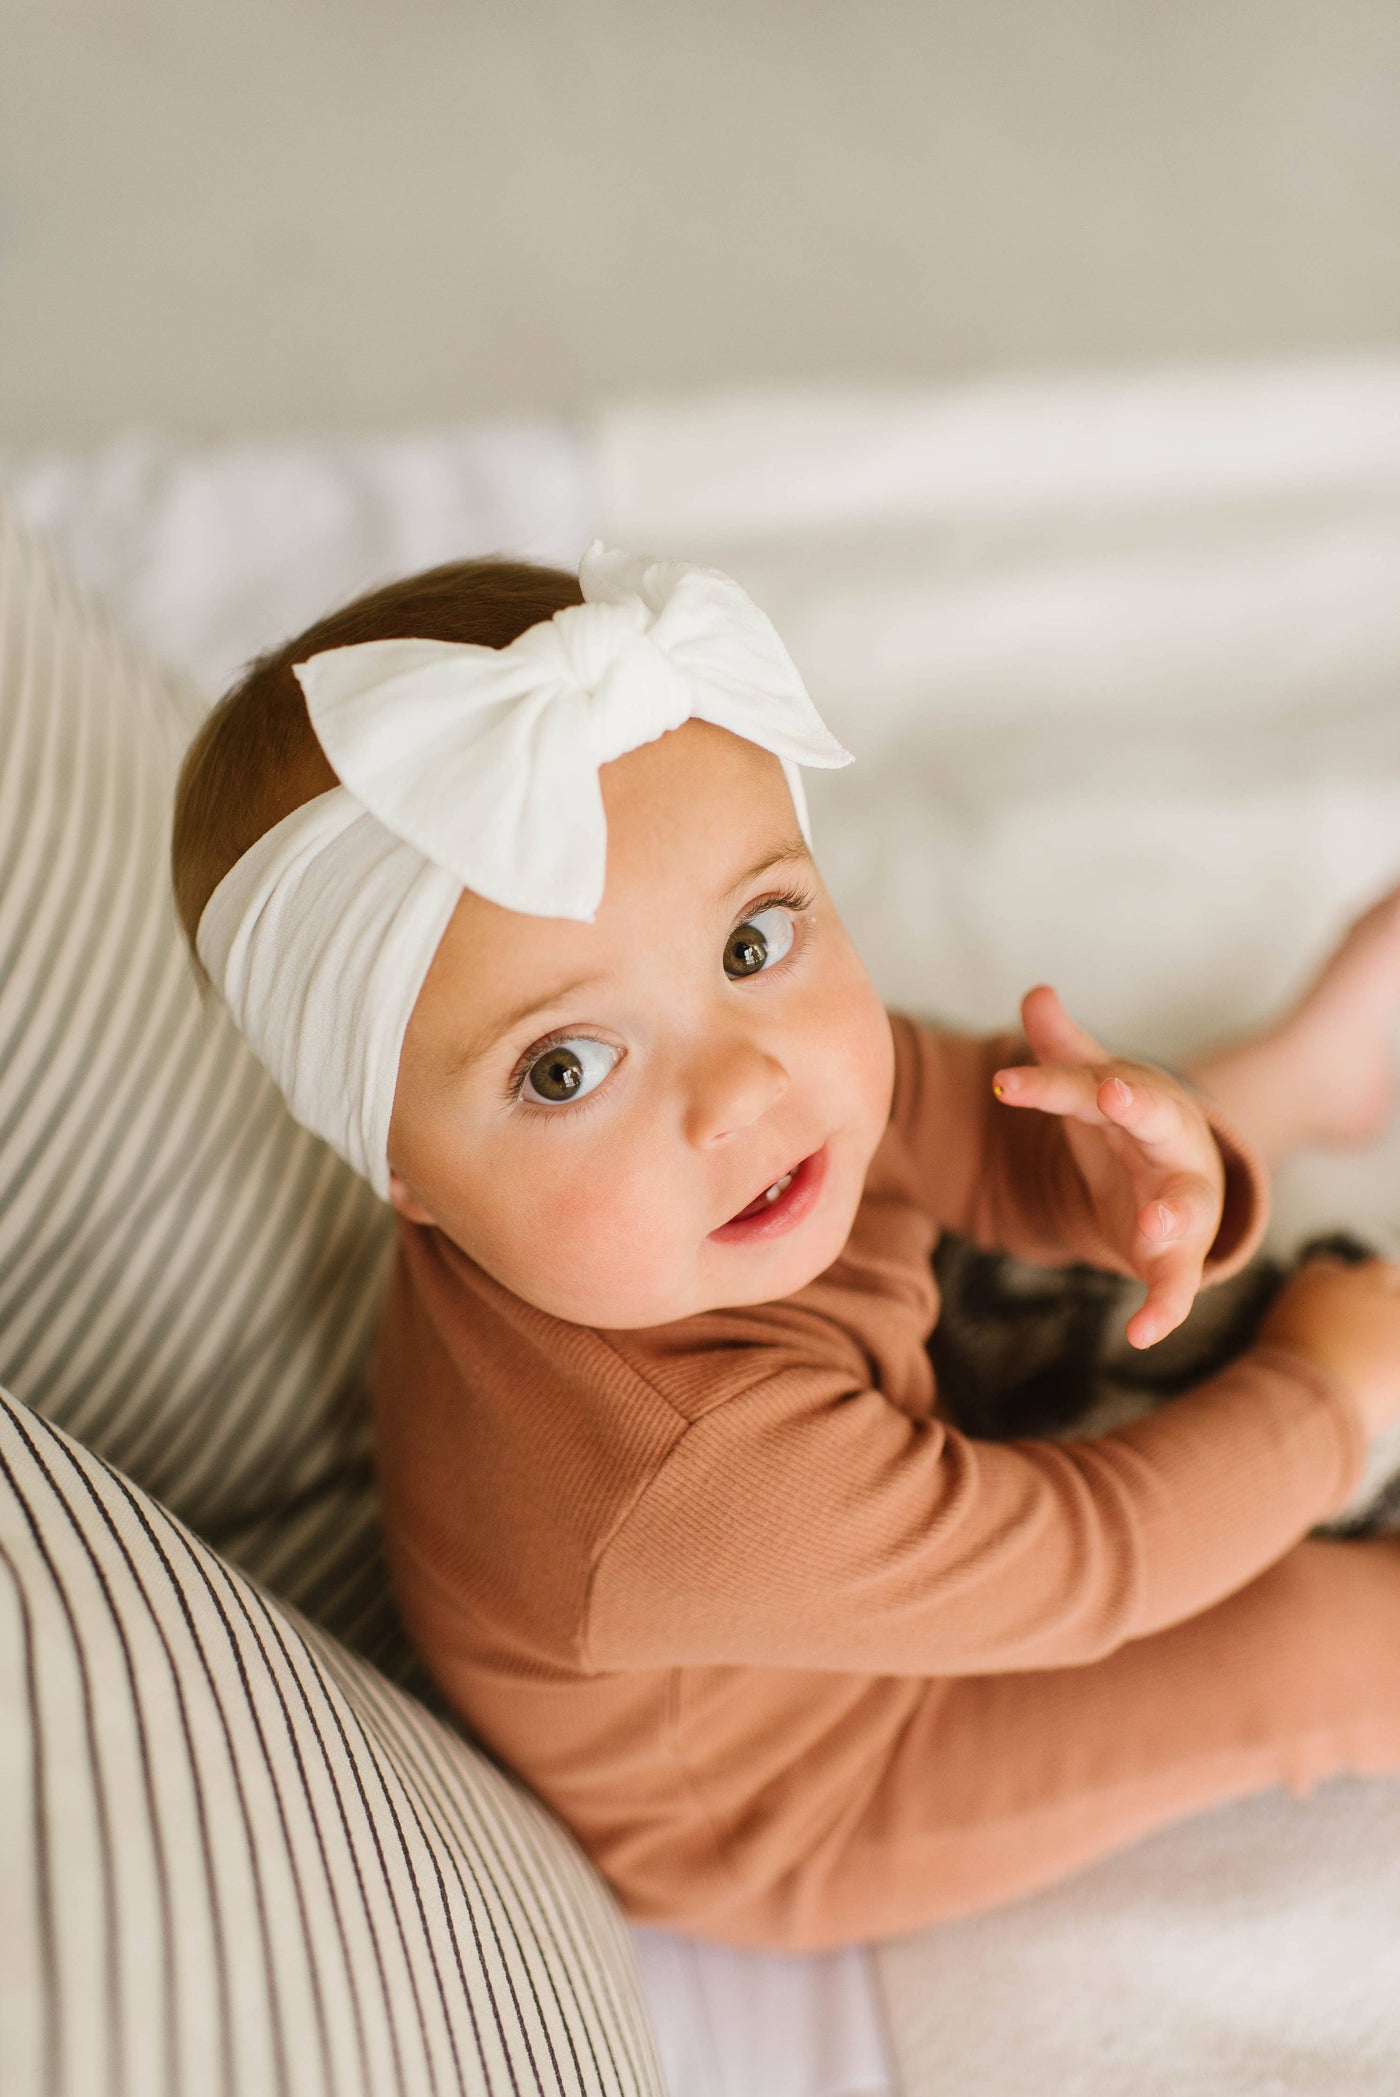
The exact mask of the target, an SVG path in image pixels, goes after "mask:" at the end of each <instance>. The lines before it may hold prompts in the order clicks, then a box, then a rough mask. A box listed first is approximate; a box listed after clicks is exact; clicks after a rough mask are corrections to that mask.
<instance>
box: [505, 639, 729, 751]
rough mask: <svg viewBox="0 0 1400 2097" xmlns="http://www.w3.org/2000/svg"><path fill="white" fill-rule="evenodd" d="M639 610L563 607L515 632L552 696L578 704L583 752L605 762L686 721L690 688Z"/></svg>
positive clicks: (690, 698) (692, 693) (688, 715)
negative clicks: (525, 630)
mask: <svg viewBox="0 0 1400 2097" xmlns="http://www.w3.org/2000/svg"><path fill="white" fill-rule="evenodd" d="M645 618H646V612H645V609H644V607H642V606H635V607H634V606H632V605H621V604H571V605H568V606H566V607H565V609H564V610H563V611H561V612H556V613H555V614H554V617H553V618H552V619H549V620H547V621H545V622H543V623H542V624H541V625H540V626H538V627H534V628H531V630H530V631H529V632H528V633H526V634H523V635H522V636H521V638H520V640H519V641H517V642H516V647H517V648H519V649H521V651H522V653H524V652H527V651H528V652H529V653H531V654H534V653H536V651H538V655H539V660H540V667H541V669H542V670H545V671H547V673H548V675H549V680H550V682H551V683H552V684H553V685H554V687H555V690H556V692H557V693H558V694H560V695H562V694H564V693H572V694H574V695H576V696H577V697H579V698H581V699H582V700H583V701H584V702H585V708H584V721H585V727H586V733H587V737H588V747H589V750H590V752H591V754H592V758H593V762H594V763H595V765H604V764H608V763H610V762H611V761H612V759H613V758H615V757H622V756H624V755H625V753H626V752H627V751H629V750H635V749H636V748H637V747H638V745H639V744H641V743H649V742H653V741H654V740H655V739H656V737H657V736H659V735H664V734H665V733H666V731H667V730H668V729H670V728H679V727H680V725H681V723H682V722H683V721H686V720H689V718H690V714H691V709H692V707H693V704H694V687H693V685H692V683H691V681H690V679H689V678H687V677H686V676H685V675H684V674H683V672H681V671H680V670H678V669H677V667H676V665H675V664H674V663H673V662H672V660H671V658H670V656H669V655H668V654H667V653H666V651H665V649H664V648H659V647H658V646H657V644H656V642H655V641H654V640H653V639H652V638H651V635H650V634H649V633H648V632H645V631H643V627H642V624H641V622H642V621H643V620H644V619H645Z"/></svg>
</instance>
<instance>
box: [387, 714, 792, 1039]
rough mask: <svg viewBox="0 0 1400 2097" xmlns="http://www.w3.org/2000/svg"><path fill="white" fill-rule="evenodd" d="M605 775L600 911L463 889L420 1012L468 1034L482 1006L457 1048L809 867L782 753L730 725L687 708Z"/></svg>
mask: <svg viewBox="0 0 1400 2097" xmlns="http://www.w3.org/2000/svg"><path fill="white" fill-rule="evenodd" d="M691 729H695V730H697V731H699V732H698V733H697V734H695V735H691V734H690V733H689V731H690V730H691ZM609 774H611V775H612V778H611V780H610V779H609V777H608V775H609ZM600 779H601V781H602V784H603V792H604V805H605V809H606V813H607V821H608V840H607V873H606V879H605V883H604V890H603V898H602V901H601V903H600V905H599V907H598V911H597V913H596V915H595V917H594V918H593V920H592V921H591V922H588V921H584V920H579V919H571V918H558V917H534V916H531V915H529V914H528V913H524V912H520V911H516V910H509V909H506V908H505V907H504V906H502V905H500V904H497V903H494V902H492V901H491V900H490V899H489V898H487V897H484V896H481V895H477V894H476V893H474V892H473V891H471V890H464V891H463V893H462V895H461V896H460V898H459V899H458V902H457V906H456V909H455V910H454V912H453V915H452V918H451V920H450V921H449V923H448V926H447V930H446V931H445V933H444V934H443V937H442V941H441V943H440V945H439V947H438V951H437V953H436V955H435V956H434V959H433V963H432V966H431V968H430V969H429V972H428V977H427V980H426V982H425V983H424V985H423V990H422V993H421V994H420V998H419V1004H418V1008H417V1010H416V1012H415V1020H416V1023H417V1025H416V1031H418V1030H421V1029H422V1028H424V1027H425V1026H426V1027H430V1028H433V1029H434V1031H436V1026H435V1022H439V1021H440V1022H441V1024H442V1026H443V1027H444V1028H445V1029H446V1030H447V1031H449V1032H450V1033H451V1034H452V1035H453V1036H454V1037H455V1038H457V1039H459V1040H460V1039H461V1018H460V1015H461V1013H462V1011H463V1009H464V1006H469V1007H470V1009H471V1022H470V1035H471V1039H470V1041H469V1042H467V1043H465V1044H464V1046H463V1048H462V1050H461V1053H460V1056H459V1055H458V1054H457V1053H456V1052H455V1051H454V1056H453V1060H454V1062H458V1061H460V1062H467V1061H470V1060H472V1059H473V1055H474V1053H476V1052H479V1051H480V1050H481V1048H482V1045H483V1043H485V1042H486V1040H487V1038H488V1036H489V1037H491V1038H495V1037H496V1036H498V1035H499V1034H500V1033H501V1032H503V1031H509V1030H510V1028H511V1027H512V1026H514V1025H517V1024H520V1023H522V1021H523V1018H524V1015H525V1014H526V1013H527V1012H528V1011H531V1010H533V1009H534V1008H536V1007H543V1006H546V1005H549V1004H553V1003H558V1002H559V1001H560V1000H561V999H562V998H564V997H567V996H569V995H571V994H572V993H573V992H574V991H575V990H577V991H580V992H582V991H583V990H585V989H586V988H587V987H589V986H590V985H596V984H599V983H602V982H605V981H614V982H615V981H617V980H619V979H621V978H624V977H626V976H627V975H628V974H630V973H631V972H632V971H634V970H636V969H643V970H645V969H647V968H649V967H651V966H653V965H654V963H655V959H656V957H657V955H658V952H659V951H660V950H661V949H660V947H659V945H658V943H659V942H660V943H662V944H664V947H665V948H666V949H667V950H669V949H671V948H672V947H674V946H677V945H682V944H689V943H690V941H691V940H692V939H699V938H708V937H712V936H722V933H723V932H724V931H727V930H728V929H729V925H730V923H731V921H732V918H733V916H734V914H735V913H736V912H737V911H739V910H741V909H742V908H743V907H744V905H745V904H746V903H749V902H751V901H752V898H753V891H754V884H755V883H757V882H759V881H760V880H761V879H762V878H763V877H764V876H765V875H766V876H767V877H768V878H769V882H770V884H776V885H781V882H782V880H783V879H787V880H788V881H791V880H792V879H793V878H794V877H795V870H798V869H801V868H804V867H805V868H807V869H808V870H809V871H810V868H811V859H810V855H809V852H808V849H807V845H806V843H805V841H804V839H803V836H802V832H801V828H800V826H799V823H798V819H797V813H796V809H795V807H794V805H793V800H792V795H791V792H790V790H789V787H788V784H787V780H786V778H785V777H784V774H783V769H782V766H781V764H780V763H779V761H778V759H777V758H775V757H773V756H772V755H771V754H770V753H769V752H768V751H766V750H760V749H758V748H757V747H756V746H755V745H753V744H749V743H745V742H743V740H742V739H741V738H740V737H738V736H733V735H730V734H729V733H728V732H727V731H726V730H723V729H717V728H712V727H711V726H710V725H709V724H708V723H705V722H687V723H686V724H685V726H684V727H682V728H679V729H674V730H672V731H670V732H669V733H668V734H667V735H665V736H661V737H658V738H657V740H656V741H655V742H653V743H648V744H645V745H643V746H642V747H641V748H640V749H638V750H634V751H629V752H628V753H627V755H626V756H625V757H621V758H618V759H617V760H616V761H615V762H614V763H613V764H610V765H607V766H604V767H603V769H602V772H601V773H600Z"/></svg>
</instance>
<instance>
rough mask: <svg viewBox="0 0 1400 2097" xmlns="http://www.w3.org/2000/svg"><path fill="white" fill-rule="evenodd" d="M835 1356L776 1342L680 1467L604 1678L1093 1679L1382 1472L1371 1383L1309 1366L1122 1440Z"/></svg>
mask: <svg viewBox="0 0 1400 2097" xmlns="http://www.w3.org/2000/svg"><path fill="white" fill-rule="evenodd" d="M1397 1311H1398V1312H1400V1305H1397ZM819 1345H820V1341H814V1351H813V1358H812V1359H809V1360H805V1361H804V1360H797V1359H794V1352H795V1348H794V1347H792V1346H789V1347H786V1348H785V1347H783V1346H780V1345H775V1346H772V1347H763V1346H760V1347H755V1348H754V1349H752V1350H751V1354H750V1361H749V1368H748V1375H749V1378H750V1380H749V1382H748V1383H747V1386H746V1387H740V1386H738V1385H737V1384H736V1388H734V1389H733V1391H732V1392H731V1394H730V1395H729V1396H727V1397H726V1398H725V1399H724V1400H723V1402H721V1403H719V1404H717V1405H715V1406H713V1407H712V1408H711V1409H710V1410H709V1411H707V1412H706V1413H705V1414H703V1415H702V1416H701V1417H700V1418H698V1419H696V1420H694V1421H693V1422H692V1423H691V1425H690V1426H689V1427H688V1428H687V1430H686V1432H685V1433H684V1434H683V1435H682V1436H681V1438H680V1439H679V1441H678V1442H677V1443H676V1444H675V1446H674V1447H673V1448H672V1450H671V1451H670V1453H669V1455H668V1456H667V1457H666V1459H665V1461H664V1463H663V1464H662V1466H661V1468H660V1469H659V1471H658V1472H657V1473H656V1474H655V1476H654V1477H653V1479H652V1480H651V1482H650V1484H649V1486H648V1488H647V1490H646V1492H645V1493H644V1494H643V1495H642V1496H641V1497H640V1499H639V1500H638V1501H637V1502H636V1503H634V1505H633V1507H632V1508H631V1510H630V1511H629V1513H628V1516H627V1519H626V1521H625V1522H624V1523H623V1524H622V1526H621V1527H620V1529H619V1530H618V1532H617V1534H616V1535H615V1536H614V1537H613V1539H612V1540H611V1542H610V1543H609V1545H608V1546H607V1549H606V1550H605V1552H604V1553H603V1556H602V1558H601V1560H600V1562H599V1564H598V1566H597V1568H596V1571H595V1576H594V1579H593V1583H592V1589H591V1596H592V1599H591V1603H590V1613H589V1625H588V1633H587V1642H588V1644H587V1649H588V1656H589V1659H590V1662H591V1663H592V1664H593V1665H595V1666H598V1667H602V1668H614V1667H647V1666H673V1665H678V1664H681V1665H684V1664H687V1663H690V1664H695V1665H713V1666H741V1665H752V1666H764V1665H768V1666H782V1667H786V1668H830V1669H840V1670H852V1671H855V1672H859V1673H862V1674H870V1673H877V1674H889V1675H925V1676H936V1675H951V1674H996V1673H1002V1672H1006V1671H1009V1670H1021V1669H1034V1668H1053V1667H1069V1666H1076V1665H1080V1664H1082V1663H1086V1662H1089V1661H1093V1660H1096V1659H1099V1658H1101V1657H1102V1656H1103V1655H1105V1654H1107V1653H1111V1652H1113V1651H1115V1650H1116V1649H1117V1648H1118V1647H1119V1646H1120V1645H1122V1644H1123V1643H1124V1642H1125V1641H1127V1640H1129V1639H1133V1638H1141V1637H1144V1636H1146V1635H1147V1634H1149V1633H1150V1632H1153V1631H1156V1630H1159V1629H1162V1628H1163V1627H1165V1626H1167V1625H1169V1624H1173V1623H1178V1622H1180V1621H1182V1620H1183V1619H1185V1618H1186V1617H1190V1616H1194V1615H1196V1614H1198V1613H1199V1612H1200V1611H1201V1610H1203V1609H1206V1608H1209V1607H1210V1606H1211V1605H1212V1604H1213V1603H1215V1602H1217V1601H1219V1600H1221V1599H1222V1598H1223V1597H1224V1596H1225V1595H1228V1594H1231V1593H1233V1592H1234V1591H1235V1590H1236V1589H1237V1588H1239V1587H1241V1586H1243V1585H1244V1584H1245V1583H1246V1582H1248V1581H1249V1580H1251V1579H1252V1578H1254V1577H1255V1576H1256V1575H1257V1574H1259V1573H1260V1572H1262V1571H1263V1570H1264V1569H1265V1568H1266V1567H1267V1566H1269V1565H1271V1564H1273V1563H1274V1561H1275V1560H1276V1559H1278V1558H1280V1557H1281V1556H1282V1555H1283V1554H1284V1553H1285V1552H1286V1551H1287V1550H1289V1549H1290V1548H1291V1547H1292V1546H1293V1545H1294V1544H1295V1543H1297V1542H1299V1541H1300V1540H1301V1539H1302V1537H1303V1536H1305V1535H1306V1534H1307V1532H1308V1531H1309V1529H1311V1528H1312V1527H1313V1526H1314V1525H1315V1524H1316V1523H1318V1522H1319V1521H1322V1520H1324V1519H1325V1518H1326V1517H1327V1516H1328V1515H1329V1514H1331V1513H1333V1512H1334V1511H1335V1510H1336V1509H1337V1508H1338V1507H1340V1506H1341V1505H1342V1504H1343V1503H1344V1502H1345V1500H1346V1498H1347V1497H1348V1495H1349V1494H1350V1493H1351V1491H1352V1490H1353V1487H1354V1485H1355V1482H1356V1480H1357V1479H1358V1478H1359V1476H1360V1474H1361V1470H1362V1466H1363V1462H1364V1457H1365V1450H1366V1441H1365V1434H1364V1431H1363V1421H1362V1416H1361V1413H1360V1411H1359V1408H1358V1405H1357V1403H1356V1401H1355V1398H1354V1396H1353V1394H1352V1393H1351V1391H1350V1390H1349V1388H1348V1387H1347V1385H1346V1384H1345V1383H1343V1382H1342V1381H1341V1380H1340V1379H1337V1378H1334V1377H1332V1376H1331V1375H1329V1374H1328V1373H1326V1372H1325V1371H1324V1370H1322V1369H1320V1368H1318V1367H1317V1366H1315V1365H1314V1364H1313V1363H1312V1362H1310V1361H1309V1360H1307V1359H1306V1358H1305V1357H1304V1356H1302V1355H1301V1354H1300V1353H1297V1352H1295V1351H1293V1350H1291V1349H1290V1348H1287V1347H1280V1346H1276V1345H1268V1344H1265V1345H1260V1346H1257V1347H1255V1348H1254V1349H1253V1350H1252V1351H1251V1352H1250V1353H1249V1354H1248V1355H1246V1356H1244V1357H1243V1358H1242V1359H1241V1360H1239V1361H1237V1362H1235V1363H1233V1364H1231V1366H1230V1367H1229V1368H1228V1369H1226V1370H1224V1371H1223V1372H1222V1373H1221V1374H1220V1375H1218V1376H1215V1377H1213V1378H1212V1379H1211V1380H1210V1381H1209V1382H1208V1383H1205V1384H1202V1385H1201V1386H1199V1387H1198V1388H1197V1389H1196V1390H1194V1391H1191V1392H1188V1393H1186V1394H1185V1395H1184V1396H1182V1397H1180V1398H1178V1399H1177V1400H1175V1402H1174V1403H1173V1404H1171V1405H1169V1406H1166V1407H1164V1408H1163V1409H1162V1410H1161V1411H1160V1412H1157V1413H1154V1414H1151V1415H1149V1416H1148V1417H1147V1418H1145V1419H1142V1420H1137V1421H1134V1422H1132V1423H1131V1424H1130V1425H1128V1426H1126V1427H1123V1428H1119V1429H1117V1430H1115V1431H1114V1432H1113V1433H1111V1434H1107V1435H1103V1436H1099V1437H1097V1438H1094V1439H1086V1440H1084V1441H1080V1442H1055V1441H1048V1440H1046V1441H1041V1440H1034V1441H1023V1442H1008V1443H992V1442H979V1441H976V1440H973V1439H971V1438H970V1437H967V1436H964V1435H962V1434H960V1433H958V1432H957V1431H956V1430H955V1429H953V1428H952V1427H951V1426H949V1425H948V1424H947V1423H946V1422H944V1421H942V1420H939V1419H936V1418H925V1419H911V1418H910V1417H909V1416H907V1415H906V1414H904V1413H903V1412H901V1411H900V1410H899V1409H898V1408H897V1407H896V1406H894V1405H892V1404H891V1403H890V1402H889V1401H888V1400H887V1399H886V1398H885V1397H884V1396H883V1395H882V1394H881V1393H880V1392H879V1391H878V1390H873V1389H869V1388H861V1387H860V1386H859V1384H858V1383H855V1382H853V1380H852V1372H853V1371H854V1370H855V1368H856V1364H855V1363H854V1362H850V1363H847V1364H845V1365H843V1364H842V1362H841V1361H840V1360H839V1359H838V1358H836V1356H835V1355H834V1354H833V1353H830V1352H828V1354H827V1359H826V1360H825V1361H824V1362H823V1361H822V1360H821V1359H820V1357H819V1356H818V1355H817V1353H816V1348H817V1347H818V1346H819ZM741 1360H742V1358H740V1357H736V1356H735V1355H732V1354H731V1355H730V1356H729V1357H728V1358H727V1360H726V1362H725V1364H724V1370H725V1373H726V1374H727V1375H728V1376H732V1377H735V1378H736V1379H737V1378H738V1376H739V1373H740V1368H741Z"/></svg>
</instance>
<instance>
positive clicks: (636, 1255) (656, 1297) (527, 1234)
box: [512, 1166, 680, 1326]
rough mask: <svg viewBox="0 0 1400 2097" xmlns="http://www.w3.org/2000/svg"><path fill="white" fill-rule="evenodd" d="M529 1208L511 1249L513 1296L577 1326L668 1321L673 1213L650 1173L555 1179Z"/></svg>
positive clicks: (675, 1253)
mask: <svg viewBox="0 0 1400 2097" xmlns="http://www.w3.org/2000/svg"><path fill="white" fill-rule="evenodd" d="M531 1209H532V1211H533V1214H532V1217H531V1225H530V1228H529V1229H527V1230H524V1231H522V1232H521V1233H520V1234H519V1235H518V1236H517V1238H516V1242H515V1246H514V1262H513V1264H514V1266H515V1268H516V1277H517V1278H516V1279H515V1281H514V1282H513V1284H512V1286H514V1287H515V1289H516V1291H517V1293H518V1294H520V1295H523V1296H526V1297H527V1298H528V1299H529V1300H530V1301H532V1302H534V1303H536V1304H537V1305H538V1306H539V1308H541V1309H543V1310H548V1311H552V1312H553V1314H554V1315H555V1316H556V1317H560V1318H568V1319H570V1320H571V1321H572V1322H573V1323H575V1324H578V1325H600V1326H608V1325H616V1326H625V1325H632V1324H637V1323H643V1324H649V1323H663V1322H664V1321H665V1320H666V1319H667V1318H669V1317H671V1316H673V1315H675V1283H676V1270H677V1268H678V1266H679V1265H680V1252H679V1245H678V1238H679V1212H678V1208H677V1205H676V1204H675V1203H674V1202H672V1201H669V1200H668V1199H667V1196H666V1191H665V1189H664V1188H663V1187H662V1186H661V1185H660V1183H659V1180H658V1176H657V1175H656V1174H655V1173H654V1172H653V1173H641V1174H631V1173H622V1174H613V1173H609V1172H608V1171H606V1170H605V1169H604V1168H603V1167H602V1166H599V1167H598V1168H596V1169H594V1170H592V1171H588V1172H583V1173H579V1174H574V1173H569V1174H567V1175H556V1176H554V1177H553V1178H552V1180H551V1182H550V1184H549V1185H548V1187H547V1188H541V1189H539V1190H537V1195H536V1199H535V1201H533V1202H532V1203H531Z"/></svg>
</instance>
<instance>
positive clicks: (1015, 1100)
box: [992, 1063, 1105, 1128]
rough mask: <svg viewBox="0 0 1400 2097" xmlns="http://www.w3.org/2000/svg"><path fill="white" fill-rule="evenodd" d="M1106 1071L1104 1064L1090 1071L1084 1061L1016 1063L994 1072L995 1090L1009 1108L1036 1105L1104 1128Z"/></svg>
mask: <svg viewBox="0 0 1400 2097" xmlns="http://www.w3.org/2000/svg"><path fill="white" fill-rule="evenodd" d="M1102 1070H1103V1065H1102V1064H1100V1065H1099V1066H1098V1068H1097V1069H1096V1070H1090V1069H1086V1067H1085V1066H1084V1065H1083V1064H1082V1063H1015V1064H1010V1065H1008V1067H1007V1068H1006V1069H1005V1070H998V1071H996V1072H994V1074H993V1077H992V1090H993V1092H994V1093H995V1094H996V1096H997V1098H998V1099H999V1100H1004V1101H1005V1103H1006V1105H1007V1106H1008V1107H1036V1108H1038V1109H1039V1110H1040V1112H1041V1113H1042V1114H1067V1115H1069V1116H1071V1117H1072V1118H1073V1119H1074V1120H1075V1121H1087V1122H1088V1123H1090V1124H1091V1126H1092V1127H1094V1128H1102V1127H1103V1125H1104V1119H1105V1117H1104V1115H1103V1114H1101V1113H1100V1111H1099V1108H1098V1106H1097V1104H1096V1096H1097V1094H1098V1091H1099V1087H1100V1083H1101V1073H1102Z"/></svg>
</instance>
